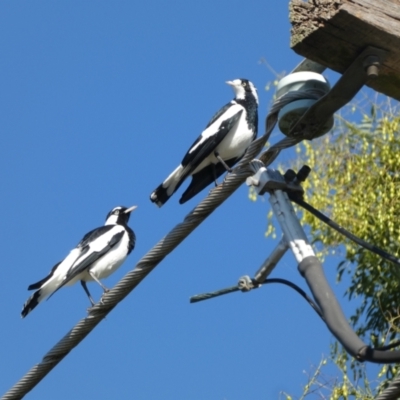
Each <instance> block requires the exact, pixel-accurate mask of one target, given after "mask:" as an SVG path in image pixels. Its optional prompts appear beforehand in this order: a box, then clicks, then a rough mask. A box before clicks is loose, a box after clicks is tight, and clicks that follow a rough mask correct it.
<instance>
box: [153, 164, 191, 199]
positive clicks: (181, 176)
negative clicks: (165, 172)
mask: <svg viewBox="0 0 400 400" xmlns="http://www.w3.org/2000/svg"><path fill="white" fill-rule="evenodd" d="M186 177H187V168H185V167H183V166H182V165H179V167H178V168H176V169H175V170H174V171H173V172H172V173H171V174H170V175H169V176H168V178H167V179H166V180H165V181H164V182H163V183H162V184H161V185H160V186H158V187H157V189H156V190H154V192H153V193H152V194H151V195H150V200H151V201H152V202H153V203H156V204H157V205H158V207H161V206H162V205H164V204H165V203H166V202H167V201H168V199H169V198H170V197H171V196H172V195H173V194H174V193H175V192H176V191H177V190H178V189H179V187H180V186H181V185H182V183H183V181H184V180H185V179H186Z"/></svg>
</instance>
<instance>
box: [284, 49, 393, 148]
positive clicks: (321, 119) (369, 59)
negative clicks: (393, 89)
mask: <svg viewBox="0 0 400 400" xmlns="http://www.w3.org/2000/svg"><path fill="white" fill-rule="evenodd" d="M387 54H388V52H387V51H386V50H382V49H378V48H376V47H372V46H368V47H367V48H365V49H364V51H363V52H362V53H361V54H360V55H359V56H358V57H357V58H356V59H355V60H354V61H353V63H352V64H351V65H350V66H349V67H348V68H347V70H346V71H345V72H344V73H343V75H342V76H341V77H340V79H339V80H338V81H337V82H336V84H335V85H334V86H333V87H332V89H331V90H330V91H329V92H328V93H327V94H326V95H325V96H323V97H321V98H320V99H319V100H318V101H317V102H316V103H315V104H314V105H312V106H311V107H310V108H309V109H308V110H307V111H306V112H305V113H304V114H303V116H302V117H301V118H300V119H299V120H298V121H297V122H296V123H295V124H294V125H293V127H292V128H291V130H290V132H289V134H288V136H290V137H292V136H296V135H300V134H301V135H302V137H305V138H307V139H309V140H311V139H313V138H315V137H316V132H318V130H319V129H320V127H321V126H322V125H324V124H325V122H326V121H327V120H328V119H329V118H330V117H331V116H332V115H333V114H334V113H335V112H336V111H338V110H339V109H340V108H342V107H343V106H344V105H346V104H347V103H348V102H349V101H350V100H351V99H352V98H353V97H354V96H355V95H356V94H357V93H358V91H359V90H360V89H361V88H362V87H363V85H364V84H365V83H366V82H367V81H368V79H370V78H372V79H373V78H374V77H376V76H378V73H379V65H380V64H382V62H383V61H384V59H385V57H386V55H387Z"/></svg>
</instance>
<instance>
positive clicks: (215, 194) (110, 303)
mask: <svg viewBox="0 0 400 400" xmlns="http://www.w3.org/2000/svg"><path fill="white" fill-rule="evenodd" d="M318 96H319V94H318V93H316V92H315V91H302V92H289V93H286V94H285V95H284V96H282V97H281V98H278V99H277V100H276V101H275V102H274V104H273V105H272V107H271V109H270V112H269V113H268V116H267V118H266V123H265V133H264V135H263V136H261V137H259V138H258V139H256V140H255V141H253V142H252V144H251V145H250V146H249V148H248V150H247V152H246V154H245V155H244V157H243V159H242V160H241V161H240V162H239V164H238V165H237V166H236V167H235V168H234V169H233V171H232V173H229V174H227V176H226V178H225V179H224V181H223V183H222V184H220V185H219V186H217V187H215V188H214V189H212V190H211V191H210V193H209V195H208V196H207V197H206V198H205V199H204V200H202V201H201V202H200V203H199V204H198V205H197V206H196V207H195V208H194V209H193V210H192V211H191V212H190V213H189V214H188V215H187V216H186V217H185V219H184V220H183V222H181V223H180V224H178V225H176V226H175V227H174V228H173V229H172V230H171V231H170V232H169V233H168V234H167V235H166V236H165V237H164V238H163V239H161V240H160V241H159V242H158V243H157V244H156V245H155V246H154V247H153V248H152V249H151V250H150V251H149V252H148V253H147V254H146V255H144V256H143V258H142V259H141V260H139V262H138V263H137V265H136V266H135V268H134V269H133V270H131V271H130V272H128V273H127V274H126V275H125V276H124V277H123V278H122V279H121V280H120V281H119V282H118V283H117V284H116V285H115V287H114V288H112V289H111V290H110V291H109V292H107V293H105V294H104V295H103V297H102V299H101V301H100V302H99V303H97V304H95V305H94V306H93V307H92V308H91V309H90V311H89V315H88V316H87V317H85V318H83V319H81V320H80V321H79V322H78V323H77V324H76V325H75V326H74V327H73V328H72V329H71V330H70V331H69V332H68V333H67V334H66V335H65V336H64V337H63V338H62V339H61V340H60V341H59V342H58V343H57V344H56V345H55V346H54V347H53V348H52V349H50V350H49V352H48V353H47V354H46V355H45V356H44V357H43V359H42V361H40V362H39V363H38V364H36V365H34V366H33V367H32V368H31V369H30V370H29V371H28V372H27V373H26V374H25V375H24V376H23V377H22V378H21V379H20V380H19V381H18V382H17V383H16V384H15V385H14V386H13V387H12V388H11V389H9V390H8V391H7V392H6V393H5V394H4V395H3V397H1V400H17V399H22V398H23V397H24V396H25V395H26V394H27V393H28V392H29V391H31V390H32V389H33V388H34V387H35V386H36V385H37V384H38V383H39V382H40V381H41V380H42V379H43V378H44V377H45V376H46V375H47V374H48V373H49V372H50V371H51V370H52V369H53V368H55V366H56V365H57V364H58V363H59V362H60V361H61V360H62V359H63V358H64V357H65V356H66V355H67V354H68V353H69V352H70V351H71V350H72V349H74V348H75V347H76V346H77V345H78V344H79V343H80V342H81V341H82V340H83V339H84V338H85V337H86V336H87V335H88V334H89V333H90V332H91V331H92V330H93V329H94V328H95V327H96V326H97V325H98V324H99V323H100V321H101V320H102V319H103V318H105V317H106V316H107V314H108V313H109V312H110V311H111V310H112V309H113V308H114V307H115V306H116V305H117V304H118V303H119V302H120V301H122V300H123V299H124V298H125V297H126V296H127V295H128V294H129V293H130V292H131V291H132V290H134V289H135V288H136V286H137V285H138V284H139V283H140V282H141V281H142V280H143V279H144V278H145V277H146V276H147V275H148V274H149V273H150V272H151V271H152V270H153V269H154V268H155V267H156V266H157V265H158V264H159V263H160V262H161V261H162V260H163V259H164V257H166V256H167V255H168V254H169V253H171V252H172V251H173V250H174V249H175V248H176V247H177V246H178V245H179V244H180V243H181V242H182V241H183V240H184V239H185V238H186V237H187V236H188V235H189V234H190V233H191V232H192V231H193V230H194V229H195V228H197V226H199V225H200V224H201V223H202V222H203V221H204V220H205V219H206V218H207V217H208V216H209V215H210V214H211V213H212V212H213V211H214V210H215V209H216V208H217V207H219V206H220V205H221V204H222V203H223V202H224V201H225V200H226V199H227V198H228V197H229V196H230V195H231V194H232V193H233V192H234V191H235V190H236V189H238V188H239V186H241V185H242V183H243V182H244V181H245V180H246V178H247V177H248V176H250V175H252V174H253V171H252V170H251V168H249V163H250V162H251V161H252V160H253V158H254V157H255V156H256V155H257V154H258V153H259V152H260V151H261V150H262V149H263V147H264V146H265V144H266V142H267V141H268V139H269V137H270V135H271V132H272V130H273V129H274V127H275V125H276V122H277V119H278V113H279V111H280V109H281V108H282V107H284V106H285V105H286V104H289V103H291V102H293V101H295V100H297V99H299V98H302V99H304V98H313V99H317V98H318ZM288 139H289V138H284V139H283V140H281V141H280V142H278V143H277V144H276V145H274V146H271V147H270V148H269V149H268V150H266V151H265V152H264V153H263V154H262V155H261V157H262V161H263V162H264V163H265V164H266V165H267V166H268V165H270V164H271V163H272V161H273V160H274V159H275V158H276V157H277V156H278V154H279V152H280V151H281V150H282V149H285V148H287V147H290V146H292V145H294V144H296V143H298V142H299V141H301V140H302V137H301V135H298V136H297V137H296V138H295V139H293V138H291V139H290V140H288Z"/></svg>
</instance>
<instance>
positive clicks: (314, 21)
mask: <svg viewBox="0 0 400 400" xmlns="http://www.w3.org/2000/svg"><path fill="white" fill-rule="evenodd" d="M289 8H290V22H291V24H292V35H291V47H292V49H293V50H294V51H295V52H296V53H298V54H300V55H302V56H304V57H306V58H309V59H311V60H313V61H316V62H318V63H320V64H322V65H325V66H327V67H328V68H330V69H332V70H334V71H337V72H340V73H343V72H344V71H345V70H346V69H347V67H348V66H349V65H350V64H351V63H352V61H353V60H354V59H355V58H356V57H357V56H358V55H359V54H360V53H361V52H362V51H363V50H364V48H366V47H367V46H374V47H377V48H381V49H384V50H387V51H388V55H387V57H386V59H385V60H384V61H383V65H382V66H381V68H380V71H379V76H378V78H376V79H375V80H370V81H369V82H368V86H370V87H371V88H373V89H375V90H377V91H378V92H381V93H384V94H386V95H388V96H390V97H393V98H395V99H397V100H400V1H399V0H308V1H307V2H305V1H302V0H291V2H290V6H289Z"/></svg>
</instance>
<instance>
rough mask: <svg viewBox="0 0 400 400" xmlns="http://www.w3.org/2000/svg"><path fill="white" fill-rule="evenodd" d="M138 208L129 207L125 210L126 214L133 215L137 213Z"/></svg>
mask: <svg viewBox="0 0 400 400" xmlns="http://www.w3.org/2000/svg"><path fill="white" fill-rule="evenodd" d="M137 207H138V206H132V207H129V208H128V209H126V210H125V214H129V213H131V212H132V211H135V210H136V209H137Z"/></svg>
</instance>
